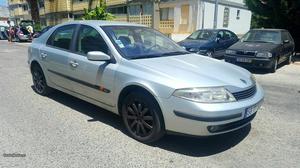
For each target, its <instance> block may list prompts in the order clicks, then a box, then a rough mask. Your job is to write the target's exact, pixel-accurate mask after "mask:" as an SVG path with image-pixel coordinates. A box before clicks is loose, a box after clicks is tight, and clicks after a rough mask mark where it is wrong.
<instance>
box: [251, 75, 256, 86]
mask: <svg viewBox="0 0 300 168" xmlns="http://www.w3.org/2000/svg"><path fill="white" fill-rule="evenodd" d="M250 78H251V81H252V82H253V84H254V83H256V78H255V76H254V75H253V74H252V75H251V77H250Z"/></svg>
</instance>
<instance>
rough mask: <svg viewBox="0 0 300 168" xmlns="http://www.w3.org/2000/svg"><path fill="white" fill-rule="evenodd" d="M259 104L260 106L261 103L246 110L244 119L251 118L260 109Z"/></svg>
mask: <svg viewBox="0 0 300 168" xmlns="http://www.w3.org/2000/svg"><path fill="white" fill-rule="evenodd" d="M261 104H262V102H259V103H257V104H255V105H253V106H251V107H248V108H246V110H245V115H244V118H247V117H249V116H251V115H252V114H254V113H256V112H257V110H258V109H259V108H260V106H261Z"/></svg>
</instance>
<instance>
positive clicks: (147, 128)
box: [28, 21, 264, 143]
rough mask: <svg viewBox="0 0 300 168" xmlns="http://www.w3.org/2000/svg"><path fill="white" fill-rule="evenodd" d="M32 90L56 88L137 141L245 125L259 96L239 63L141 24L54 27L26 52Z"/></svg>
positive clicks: (217, 131)
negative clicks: (194, 49) (111, 117)
mask: <svg viewBox="0 0 300 168" xmlns="http://www.w3.org/2000/svg"><path fill="white" fill-rule="evenodd" d="M28 64H29V66H30V70H31V73H32V79H33V88H34V90H35V91H36V92H37V93H38V94H40V95H42V96H46V95H48V94H49V93H50V92H51V91H53V90H60V91H62V92H65V93H67V94H70V95H73V96H75V97H77V98H79V99H82V100H85V101H87V102H90V103H92V104H95V105H97V106H100V107H101V108H103V109H106V110H108V111H111V112H113V113H116V114H118V115H120V116H121V118H122V120H123V122H124V125H125V127H126V130H127V131H128V135H130V136H131V137H133V138H134V139H136V140H138V141H141V142H143V143H150V142H153V141H155V140H158V139H159V138H161V137H162V136H163V135H164V134H166V133H180V134H188V135H196V136H209V135H216V134H221V133H226V132H230V131H233V130H237V129H239V128H242V127H244V126H246V125H248V124H249V123H250V122H251V120H252V119H253V118H254V117H255V115H256V112H257V111H258V109H259V108H260V106H261V104H262V101H263V98H264V93H263V90H262V88H261V86H260V85H259V84H258V83H257V82H256V80H255V78H254V76H253V75H252V74H251V73H249V72H248V71H247V70H245V69H243V68H240V67H238V66H235V65H232V64H229V63H226V62H223V61H219V60H215V59H212V58H208V57H205V56H201V55H198V54H193V53H189V52H187V51H185V50H184V49H183V48H182V47H180V46H179V45H177V44H176V43H175V42H173V41H172V40H171V39H169V38H167V37H166V36H164V35H163V34H161V33H160V32H158V31H156V30H154V29H151V28H148V27H146V26H142V25H138V24H130V23H121V22H107V21H76V22H69V23H65V24H61V25H57V26H55V27H53V28H52V29H50V30H49V31H47V32H45V33H44V34H42V35H41V36H40V37H39V38H37V39H35V40H34V41H33V43H32V44H31V46H30V47H29V49H28Z"/></svg>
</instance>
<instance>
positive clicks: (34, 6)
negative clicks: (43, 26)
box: [26, 0, 40, 24]
mask: <svg viewBox="0 0 300 168" xmlns="http://www.w3.org/2000/svg"><path fill="white" fill-rule="evenodd" d="M26 1H27V3H28V5H29V6H30V13H31V18H32V20H33V21H34V23H35V24H39V23H40V14H39V8H38V1H37V0H26Z"/></svg>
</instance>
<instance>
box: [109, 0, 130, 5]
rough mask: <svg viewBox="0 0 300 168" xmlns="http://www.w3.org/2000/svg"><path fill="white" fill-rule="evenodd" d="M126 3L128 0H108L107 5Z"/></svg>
mask: <svg viewBox="0 0 300 168" xmlns="http://www.w3.org/2000/svg"><path fill="white" fill-rule="evenodd" d="M120 4H126V0H106V5H107V6H112V5H120Z"/></svg>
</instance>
